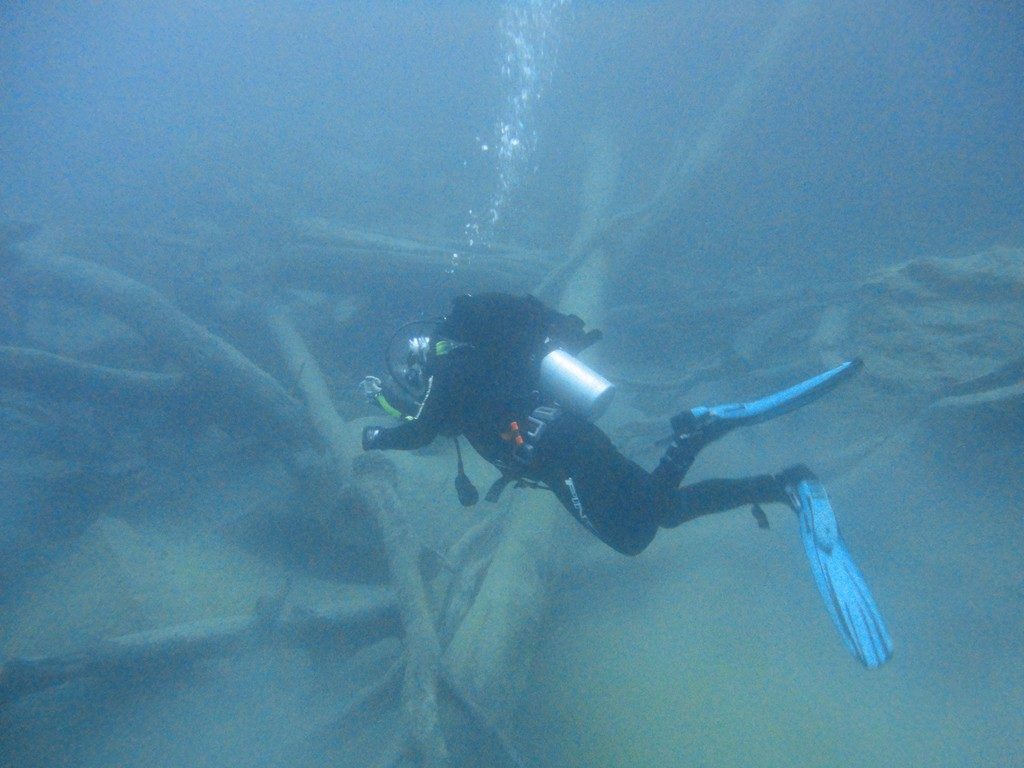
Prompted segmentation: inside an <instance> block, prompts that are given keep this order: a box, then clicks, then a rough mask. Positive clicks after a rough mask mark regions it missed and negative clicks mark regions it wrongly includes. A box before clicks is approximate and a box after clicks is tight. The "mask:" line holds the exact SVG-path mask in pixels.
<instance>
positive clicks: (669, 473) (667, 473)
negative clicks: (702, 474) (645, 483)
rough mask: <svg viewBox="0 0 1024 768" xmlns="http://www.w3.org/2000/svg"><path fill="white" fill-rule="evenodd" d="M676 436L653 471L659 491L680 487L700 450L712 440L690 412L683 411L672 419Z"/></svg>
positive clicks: (666, 491) (653, 478)
mask: <svg viewBox="0 0 1024 768" xmlns="http://www.w3.org/2000/svg"><path fill="white" fill-rule="evenodd" d="M672 431H673V433H674V434H675V436H674V437H673V438H672V444H671V445H669V447H668V449H667V450H666V451H665V455H664V456H662V457H661V461H660V462H658V466H657V467H655V468H654V471H653V472H651V478H652V480H653V481H654V484H655V486H656V487H657V488H658V489H659V491H661V492H663V493H668V492H671V491H673V490H675V489H676V488H678V487H679V484H680V483H681V482H683V478H684V477H686V473H687V472H689V471H690V467H691V466H693V462H694V460H695V459H696V458H697V454H698V453H700V450H701V449H702V448H703V447H704V446H705V445H707V444H708V443H709V442H711V440H710V439H709V438H708V436H707V435H706V434H705V432H704V430H702V429H701V428H700V426H699V424H698V422H697V419H696V418H695V417H694V416H693V415H692V414H691V413H690V412H689V411H683V412H682V413H680V414H678V415H677V416H675V417H673V419H672Z"/></svg>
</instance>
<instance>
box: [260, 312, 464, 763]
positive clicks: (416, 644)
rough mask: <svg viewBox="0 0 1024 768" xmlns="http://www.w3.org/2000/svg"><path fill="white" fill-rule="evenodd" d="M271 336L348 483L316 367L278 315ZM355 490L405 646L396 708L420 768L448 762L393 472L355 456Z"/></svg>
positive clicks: (436, 663) (432, 641) (418, 583)
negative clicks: (377, 537) (372, 529)
mask: <svg viewBox="0 0 1024 768" xmlns="http://www.w3.org/2000/svg"><path fill="white" fill-rule="evenodd" d="M270 325H271V328H272V329H273V331H274V336H275V339H276V340H277V342H278V346H279V347H280V349H281V352H282V354H283V355H284V357H285V359H286V361H287V363H288V366H289V368H290V369H291V372H292V375H293V376H294V377H295V378H296V380H297V386H298V389H299V391H300V392H301V393H302V395H303V398H304V400H305V402H306V405H307V407H308V408H309V410H310V421H311V422H312V423H313V425H314V426H315V427H316V429H317V431H318V432H319V433H320V436H321V438H322V439H323V441H324V443H326V444H327V445H328V446H329V447H330V449H331V451H332V452H333V453H334V458H335V466H336V467H337V471H338V473H339V481H340V482H347V481H348V480H349V479H350V478H349V466H348V462H347V460H346V459H347V451H348V449H347V445H348V444H349V441H350V439H351V435H349V434H348V432H349V429H348V428H347V427H346V426H345V424H344V422H342V421H341V417H340V416H338V414H337V411H336V410H335V409H334V405H333V404H332V402H331V400H330V397H329V396H328V394H327V393H328V387H327V382H326V380H325V378H324V376H323V373H322V372H321V371H320V366H319V365H318V364H317V362H316V360H315V359H314V358H313V356H312V355H311V354H310V352H309V350H308V348H307V347H306V345H305V343H304V342H303V340H302V337H301V336H299V334H298V332H297V331H296V330H295V328H294V327H293V326H292V324H291V322H290V321H289V319H288V317H287V315H286V314H285V313H284V312H280V311H279V312H277V313H276V314H275V315H273V316H272V317H271V318H270ZM354 481H355V482H354V487H355V489H356V491H357V492H358V495H359V501H360V503H361V504H362V505H363V506H364V507H365V509H366V511H367V512H369V513H370V514H371V515H372V516H373V518H374V519H375V520H376V521H377V525H378V527H379V529H380V532H381V538H382V542H383V545H384V551H385V554H386V557H387V561H388V571H389V575H390V578H391V584H392V586H393V588H394V590H395V594H396V598H397V601H398V608H399V615H400V617H401V622H402V630H403V635H404V644H405V657H406V664H405V671H404V681H403V686H402V710H403V714H404V717H405V725H406V728H407V731H408V734H407V735H408V736H409V738H410V739H411V741H412V743H413V745H414V746H415V749H416V752H417V754H418V755H419V758H420V759H421V761H422V763H423V765H425V766H428V767H429V768H438V767H439V766H444V765H447V764H448V750H447V747H446V745H445V740H444V733H443V731H442V728H441V719H440V711H439V706H438V679H439V675H440V656H441V649H440V642H439V641H438V638H437V632H436V630H435V628H434V618H433V614H432V613H431V609H430V603H429V600H428V597H427V589H426V585H425V584H424V582H423V577H422V575H421V574H420V570H419V549H420V548H419V546H418V545H417V543H416V541H415V537H414V536H413V534H412V532H411V530H410V527H409V523H408V520H407V519H406V517H405V513H404V511H403V509H402V506H401V503H400V501H399V499H398V494H397V492H396V490H395V468H394V465H393V464H392V463H391V461H390V460H388V459H387V458H385V457H384V456H382V455H379V454H367V455H363V456H360V457H359V459H358V461H356V462H355V473H354Z"/></svg>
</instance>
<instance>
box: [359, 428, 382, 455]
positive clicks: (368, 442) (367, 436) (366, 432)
mask: <svg viewBox="0 0 1024 768" xmlns="http://www.w3.org/2000/svg"><path fill="white" fill-rule="evenodd" d="M383 434H384V427H363V450H364V451H379V450H381V445H380V444H381V436H382V435H383Z"/></svg>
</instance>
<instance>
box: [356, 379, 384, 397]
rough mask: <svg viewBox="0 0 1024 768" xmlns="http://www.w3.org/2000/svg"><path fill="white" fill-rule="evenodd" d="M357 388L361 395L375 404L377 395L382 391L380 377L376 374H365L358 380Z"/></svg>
mask: <svg viewBox="0 0 1024 768" xmlns="http://www.w3.org/2000/svg"><path fill="white" fill-rule="evenodd" d="M359 390H360V391H361V392H362V393H363V397H365V398H366V399H367V400H369V401H370V402H371V403H374V404H376V403H377V395H379V394H380V393H381V392H382V391H383V387H381V383H380V379H378V378H377V377H376V376H367V377H366V378H365V379H363V380H362V381H361V382H359Z"/></svg>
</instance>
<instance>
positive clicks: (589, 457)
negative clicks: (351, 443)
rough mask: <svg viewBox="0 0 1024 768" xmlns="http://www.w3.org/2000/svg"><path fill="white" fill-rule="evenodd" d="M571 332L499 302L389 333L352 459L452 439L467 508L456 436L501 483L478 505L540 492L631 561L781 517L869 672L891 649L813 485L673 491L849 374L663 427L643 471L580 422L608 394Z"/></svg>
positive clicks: (540, 312)
mask: <svg viewBox="0 0 1024 768" xmlns="http://www.w3.org/2000/svg"><path fill="white" fill-rule="evenodd" d="M584 327H585V326H584V322H583V321H582V320H581V319H580V318H579V317H577V316H575V315H565V314H562V313H560V312H557V311H555V310H553V309H551V308H549V307H547V306H546V305H544V304H543V303H542V302H540V301H539V300H538V299H536V298H534V297H532V296H512V295H509V294H502V293H486V294H475V295H463V296H459V297H457V298H456V299H455V300H454V301H453V302H452V306H451V309H450V310H449V312H448V314H447V315H445V316H444V317H443V318H441V319H440V320H438V321H422V322H414V323H409V324H406V325H405V326H402V327H401V328H399V330H398V331H397V332H396V334H395V336H394V337H393V338H392V341H391V343H390V344H389V348H388V352H387V367H388V374H387V375H385V377H384V378H383V379H381V378H379V377H376V376H367V377H366V378H365V379H364V380H363V382H362V384H361V388H362V390H363V393H364V394H365V395H366V396H367V398H368V399H370V400H371V401H372V402H373V403H375V404H376V405H378V406H379V407H381V408H382V409H383V410H384V411H386V412H387V413H389V414H390V415H392V416H394V417H396V418H398V419H399V420H400V423H399V424H398V425H397V426H393V427H381V426H369V427H366V428H365V429H364V430H363V435H362V445H363V449H364V450H391V449H398V450H412V449H415V448H421V447H423V446H426V445H428V444H429V443H431V442H432V441H433V440H434V439H435V438H436V437H438V436H441V435H448V436H451V437H453V438H454V439H455V446H456V451H457V455H458V474H457V476H456V481H455V485H456V490H457V492H458V496H459V500H460V501H461V502H462V503H463V504H464V505H467V506H468V505H471V504H475V503H476V502H477V500H478V497H479V494H478V493H477V490H476V488H475V487H474V486H473V484H472V482H471V481H470V480H469V478H468V477H467V476H466V473H465V470H464V467H463V462H462V453H461V449H460V447H459V441H458V437H459V436H460V435H461V436H464V437H465V438H466V439H467V440H468V442H469V444H470V445H471V446H473V448H474V449H475V450H476V451H477V452H478V453H479V454H480V455H481V456H482V457H483V458H484V459H486V460H487V461H488V462H490V463H491V464H493V465H494V466H495V467H497V468H498V469H499V470H500V472H501V476H500V477H499V478H498V480H497V481H495V483H494V484H493V485H492V486H491V488H490V490H489V491H488V492H487V494H486V499H487V500H488V501H496V500H497V499H498V497H499V496H500V495H501V493H502V491H503V490H504V489H505V487H506V486H507V485H508V484H509V483H515V484H516V485H517V486H526V487H533V488H546V489H549V490H551V491H552V492H553V493H554V494H555V495H556V496H557V497H558V499H559V501H560V502H561V503H562V505H563V506H564V507H565V508H566V509H567V510H568V511H569V513H570V514H571V515H572V516H573V517H574V518H575V519H576V520H577V521H578V522H579V523H580V524H581V525H583V526H584V527H585V528H586V529H587V530H589V531H590V532H591V533H592V534H593V535H595V536H596V537H597V538H598V539H600V540H601V541H603V542H604V543H605V544H607V545H608V546H610V547H612V548H613V549H615V550H617V551H618V552H621V553H623V554H626V555H636V554H638V553H640V552H641V551H643V550H644V549H645V548H646V547H647V545H648V544H650V542H651V541H652V540H653V539H654V536H655V534H656V533H657V531H658V529H659V528H675V527H676V526H678V525H680V524H682V523H684V522H686V521H688V520H693V519H696V518H698V517H701V516H704V515H709V514H713V513H716V512H722V511H726V510H730V509H734V508H737V507H742V506H747V505H750V506H751V507H752V510H753V512H754V516H755V518H756V519H757V520H758V524H759V525H761V526H762V527H765V526H767V519H766V517H765V516H764V512H763V510H762V509H761V505H762V504H768V503H780V504H785V505H788V506H789V507H791V508H792V509H793V510H794V511H795V512H796V513H797V515H798V517H799V523H800V533H801V538H802V539H803V543H804V547H805V551H806V553H807V557H808V559H809V560H810V562H811V570H812V572H813V574H814V578H815V582H816V583H817V586H818V589H819V591H820V592H821V595H822V597H823V599H824V601H825V605H826V608H827V610H828V612H829V615H830V616H831V618H832V620H833V622H834V623H835V625H836V628H837V629H838V630H839V633H840V636H841V637H842V639H843V642H844V644H845V645H846V646H847V648H848V649H849V650H850V652H851V653H852V654H853V655H854V656H855V657H856V658H857V659H858V660H859V661H860V662H861V663H862V664H864V665H865V666H867V667H869V668H874V667H878V666H880V665H881V664H883V663H884V662H885V661H887V660H888V659H889V657H890V656H891V654H892V640H891V639H890V637H889V634H888V631H887V630H886V628H885V624H884V622H883V620H882V617H881V615H880V613H879V611H878V608H877V607H876V605H875V602H874V599H873V598H872V596H871V593H870V591H869V590H868V587H867V585H866V583H865V581H864V578H863V576H862V575H861V573H860V571H859V569H858V568H857V566H856V565H855V563H854V562H853V560H852V559H851V557H850V555H849V552H848V551H847V549H846V546H845V544H844V542H843V539H842V537H841V536H840V534H839V530H838V528H837V526H836V520H835V515H834V514H833V511H832V507H831V504H830V502H829V499H828V495H827V493H826V492H825V489H824V487H823V486H822V484H821V482H820V481H819V480H818V478H817V477H816V476H815V475H814V473H813V472H811V471H810V470H809V469H807V468H806V467H805V466H803V465H799V466H796V467H792V468H790V469H787V470H784V471H783V472H781V473H779V474H776V475H767V474H766V475H758V476H754V477H748V478H737V479H713V480H703V481H701V482H697V483H693V484H689V485H681V483H682V481H683V478H684V476H685V475H686V473H687V471H688V470H689V469H690V466H691V465H692V464H693V462H694V459H695V458H696V456H697V454H698V452H699V451H700V450H701V449H702V448H704V447H705V446H706V445H708V444H709V443H711V442H713V441H715V440H717V439H718V438H720V437H722V436H723V435H725V434H726V433H727V432H729V431H731V430H732V429H734V428H736V427H740V426H746V425H750V424H755V423H759V422H762V421H766V420H768V419H772V418H774V417H776V416H779V415H782V414H783V413H788V412H790V411H792V410H794V409H796V408H798V407H800V406H802V405H805V404H806V403H808V402H810V401H812V400H815V399H817V398H818V397H820V396H821V395H822V394H824V393H825V392H827V391H829V390H831V389H832V388H834V387H835V386H836V385H838V384H839V383H840V382H842V381H844V380H846V379H847V378H849V377H850V376H851V375H852V374H853V373H855V372H856V371H857V370H858V369H859V368H860V367H861V364H860V362H859V361H857V360H854V361H849V362H845V363H843V364H841V365H839V366H837V367H835V368H833V369H831V370H829V371H826V372H824V373H822V374H820V375H818V376H815V377H813V378H811V379H808V380H806V381H804V382H801V383H799V384H797V385H795V386H793V387H790V388H788V389H785V390H783V391H781V392H777V393H774V394H772V395H769V396H767V397H764V398H761V399H760V400H754V401H751V402H748V403H730V404H726V405H716V406H711V407H707V406H702V407H698V408H693V409H690V410H686V411H683V412H682V413H679V414H677V415H676V416H674V417H673V418H672V419H671V421H670V424H671V428H672V437H671V442H670V444H669V446H668V449H667V450H666V452H665V454H664V455H663V456H662V457H661V460H660V462H659V463H658V465H657V467H655V469H654V470H653V471H651V472H648V471H646V470H645V469H643V468H642V467H641V466H639V465H638V464H637V463H635V462H633V461H631V460H630V459H628V458H626V457H625V456H623V455H622V454H621V453H620V452H619V451H618V450H617V449H616V448H615V447H614V446H613V445H612V442H611V440H610V439H609V438H608V437H607V436H606V435H605V434H604V432H602V431H601V430H600V429H599V428H598V427H597V426H595V425H594V423H593V420H594V419H596V418H597V417H598V416H600V415H601V413H602V412H603V411H604V410H605V409H606V408H607V407H608V404H609V402H610V400H611V398H612V395H613V393H614V387H613V385H612V384H611V383H610V382H608V381H607V380H606V379H605V378H603V377H602V376H601V375H600V374H598V373H596V372H595V371H593V370H591V369H590V368H589V367H587V366H586V365H584V364H583V363H582V362H580V361H579V360H578V359H577V358H576V355H578V354H579V353H580V352H581V351H582V350H584V349H586V348H587V347H589V346H590V345H592V344H593V343H594V342H596V341H598V340H599V339H600V338H601V333H600V331H596V330H590V331H584Z"/></svg>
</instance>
